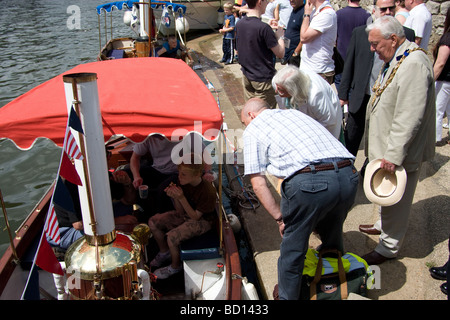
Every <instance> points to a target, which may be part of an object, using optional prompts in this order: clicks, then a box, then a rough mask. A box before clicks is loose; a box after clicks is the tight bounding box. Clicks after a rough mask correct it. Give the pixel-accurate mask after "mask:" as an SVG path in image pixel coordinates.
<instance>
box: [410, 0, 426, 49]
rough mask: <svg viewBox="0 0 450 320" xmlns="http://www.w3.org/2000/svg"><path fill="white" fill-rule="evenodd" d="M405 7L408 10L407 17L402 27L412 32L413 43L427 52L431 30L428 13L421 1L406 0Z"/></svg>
mask: <svg viewBox="0 0 450 320" xmlns="http://www.w3.org/2000/svg"><path fill="white" fill-rule="evenodd" d="M405 7H406V9H408V10H409V16H408V18H407V19H406V21H405V24H404V26H405V27H408V28H411V29H413V30H414V32H415V33H416V41H415V42H416V43H417V45H419V46H420V47H421V48H422V49H424V50H427V49H428V42H429V41H430V35H431V29H432V21H431V13H430V11H428V9H427V7H426V5H425V3H424V2H423V0H406V1H405Z"/></svg>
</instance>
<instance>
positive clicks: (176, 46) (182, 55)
mask: <svg viewBox="0 0 450 320" xmlns="http://www.w3.org/2000/svg"><path fill="white" fill-rule="evenodd" d="M156 54H157V56H158V57H166V58H175V59H181V60H183V61H186V58H187V59H188V60H189V61H188V64H189V65H192V64H193V63H194V59H192V57H191V54H190V53H189V49H188V48H187V47H185V46H184V45H183V44H181V42H180V40H178V39H177V38H176V37H175V36H174V35H170V36H169V37H168V39H167V42H165V43H163V45H162V48H161V49H159V50H158V51H157V52H156Z"/></svg>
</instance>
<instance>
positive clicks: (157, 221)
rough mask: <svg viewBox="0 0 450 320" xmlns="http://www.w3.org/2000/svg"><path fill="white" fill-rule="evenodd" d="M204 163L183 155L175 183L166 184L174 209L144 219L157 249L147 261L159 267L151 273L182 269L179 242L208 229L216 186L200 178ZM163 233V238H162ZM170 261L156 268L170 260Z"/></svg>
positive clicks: (166, 274)
mask: <svg viewBox="0 0 450 320" xmlns="http://www.w3.org/2000/svg"><path fill="white" fill-rule="evenodd" d="M203 171H204V163H203V161H202V159H201V157H199V156H198V157H197V156H196V155H194V154H188V155H187V156H184V157H183V159H182V161H181V163H180V164H179V165H178V183H179V185H176V184H171V185H169V186H168V187H167V188H166V190H165V191H166V193H167V195H168V196H169V197H171V198H172V199H173V203H174V208H175V210H172V211H168V212H165V213H161V214H156V215H154V216H153V217H151V218H150V219H149V221H148V225H149V227H150V230H151V231H152V233H153V236H154V237H155V240H156V243H157V244H158V246H159V250H160V252H159V253H158V254H157V255H156V257H155V258H154V259H153V260H152V261H151V262H150V266H151V267H156V268H159V269H157V270H156V271H155V272H154V274H155V275H156V277H157V278H158V279H166V278H168V277H170V276H172V275H174V274H176V273H178V272H180V271H181V270H182V265H181V260H180V252H179V245H180V243H181V242H182V241H185V240H188V239H191V238H193V237H196V236H199V235H201V234H203V233H205V232H207V231H209V230H210V229H211V228H212V226H213V225H214V221H215V218H216V213H215V205H216V190H215V188H214V187H213V185H212V184H211V183H210V182H207V181H205V180H204V179H202V175H203ZM166 236H167V239H166ZM170 259H172V262H171V264H170V265H168V266H166V267H163V268H160V267H161V266H163V265H164V264H165V263H167V262H168V261H170Z"/></svg>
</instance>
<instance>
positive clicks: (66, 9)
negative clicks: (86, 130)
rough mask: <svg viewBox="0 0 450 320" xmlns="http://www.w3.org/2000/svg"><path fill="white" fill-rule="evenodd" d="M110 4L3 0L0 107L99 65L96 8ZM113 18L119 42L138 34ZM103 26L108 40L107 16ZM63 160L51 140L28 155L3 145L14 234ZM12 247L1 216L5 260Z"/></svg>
mask: <svg viewBox="0 0 450 320" xmlns="http://www.w3.org/2000/svg"><path fill="white" fill-rule="evenodd" d="M111 1H112V0H103V1H102V0H97V1H93V0H0V70H1V72H0V107H3V106H4V105H5V104H7V103H8V102H10V101H11V100H13V99H14V98H16V97H18V96H20V95H22V94H23V93H25V92H27V91H28V90H30V89H32V88H34V87H35V86H37V85H39V84H40V83H42V82H45V81H47V80H49V79H51V78H53V77H55V76H57V75H59V74H61V73H63V72H65V71H67V70H69V69H71V68H73V67H75V66H76V65H78V64H82V63H87V62H92V61H95V60H96V56H97V54H98V52H99V32H98V25H99V22H98V16H97V13H96V10H95V8H96V6H98V5H100V4H103V3H108V2H111ZM113 17H114V18H115V19H113V21H114V22H113V23H114V28H113V31H114V33H113V36H114V37H119V36H133V35H134V34H133V32H132V31H131V30H130V29H128V27H126V26H125V25H123V22H122V13H120V12H115V14H114V15H113ZM108 20H109V15H108ZM101 24H102V36H103V34H104V29H103V28H104V15H103V16H102V19H101ZM102 41H103V44H104V41H105V40H104V37H102ZM43 130H44V131H45V127H44V128H43ZM60 156H61V149H60V148H58V147H56V146H55V145H54V144H53V142H51V141H48V140H40V141H38V143H36V144H35V145H34V147H33V148H32V149H30V150H27V151H22V150H19V149H17V148H16V147H15V145H14V144H13V143H12V142H11V141H9V140H3V141H0V190H1V191H2V194H3V197H4V201H5V204H6V209H7V210H6V211H7V214H8V218H9V221H10V225H11V229H12V231H13V232H14V231H15V230H16V229H17V228H18V227H19V226H20V224H21V223H22V221H23V219H24V218H25V217H26V216H27V215H28V214H29V212H30V211H31V210H32V209H33V207H34V205H35V204H36V202H37V201H38V200H39V199H40V198H41V197H42V196H43V195H44V193H45V191H46V190H47V189H48V187H49V186H50V184H51V183H52V181H53V180H54V178H55V176H56V172H57V167H58V164H59V158H60ZM2 216H3V215H2ZM8 245H9V238H8V234H7V231H6V229H5V221H4V219H3V217H0V256H1V255H3V253H4V251H5V250H6V248H7V246H8Z"/></svg>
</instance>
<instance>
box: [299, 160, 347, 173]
mask: <svg viewBox="0 0 450 320" xmlns="http://www.w3.org/2000/svg"><path fill="white" fill-rule="evenodd" d="M336 164H337V167H338V168H339V169H341V168H345V167H348V166H351V165H352V161H350V160H349V159H346V160H341V161H338V162H336ZM313 166H314V170H315V171H326V170H334V164H333V163H332V162H329V163H322V164H317V165H313ZM307 172H312V170H311V166H309V165H308V166H306V167H304V168H303V169H300V170H298V171H297V172H296V173H295V174H299V173H307Z"/></svg>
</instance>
